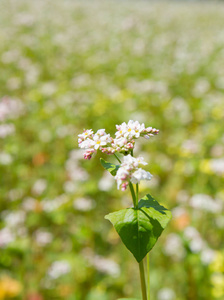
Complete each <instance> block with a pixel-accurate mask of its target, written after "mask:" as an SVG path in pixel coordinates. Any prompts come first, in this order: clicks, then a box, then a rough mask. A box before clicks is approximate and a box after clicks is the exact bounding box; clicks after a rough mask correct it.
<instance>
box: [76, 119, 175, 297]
mask: <svg viewBox="0 0 224 300" xmlns="http://www.w3.org/2000/svg"><path fill="white" fill-rule="evenodd" d="M116 129H117V131H116V132H115V138H112V137H111V136H110V134H107V133H106V132H105V129H99V130H98V131H97V132H96V133H94V132H93V130H92V129H88V130H84V132H83V133H82V134H79V135H78V137H79V138H78V143H79V147H80V148H81V149H85V153H84V158H85V159H91V158H92V156H93V154H94V153H95V152H97V151H101V152H102V153H106V154H110V155H114V156H115V157H116V159H117V161H118V163H119V164H113V163H110V162H106V161H105V160H103V159H102V158H101V159H100V161H101V164H102V166H103V167H104V168H105V169H106V170H107V171H109V172H110V173H111V174H112V175H113V176H114V179H115V180H116V182H117V188H118V189H121V190H122V191H125V190H126V189H127V188H128V187H129V189H130V191H131V196H132V200H133V207H130V208H127V209H122V210H119V211H116V212H112V213H110V214H108V215H106V216H105V218H106V219H108V220H109V221H110V222H111V223H112V224H113V226H114V227H115V229H116V231H117V233H118V234H119V236H120V238H121V240H122V242H123V243H124V245H125V246H126V247H127V249H128V250H129V251H130V252H131V253H132V254H133V255H134V257H135V259H136V260H137V262H138V263H139V270H140V279H141V289H142V299H143V300H147V299H148V300H149V299H150V287H149V286H150V283H149V255H148V256H147V285H148V288H147V290H146V281H145V273H144V264H143V258H144V257H145V256H146V255H147V253H148V252H149V251H150V250H151V249H152V248H153V246H154V245H155V243H156V241H157V239H158V237H159V236H160V235H161V233H162V231H163V230H164V229H165V227H166V226H167V224H168V222H169V221H170V219H171V212H170V211H169V210H167V209H166V208H165V207H163V206H161V205H160V204H159V203H158V202H157V201H156V200H155V199H154V198H153V197H152V196H151V195H150V194H147V195H145V196H144V197H143V198H141V199H139V183H140V182H141V180H150V179H151V178H152V175H151V173H149V172H147V171H146V170H144V169H143V168H142V167H144V166H145V165H147V162H145V161H144V158H143V157H141V156H140V157H134V146H135V142H136V140H137V139H138V138H140V137H144V138H146V139H149V138H150V137H153V136H155V135H157V134H158V133H159V130H157V129H155V128H152V127H145V125H144V124H140V123H139V122H138V121H132V120H130V121H129V122H128V123H127V124H126V123H122V124H121V125H116ZM120 154H121V155H122V158H121V155H120Z"/></svg>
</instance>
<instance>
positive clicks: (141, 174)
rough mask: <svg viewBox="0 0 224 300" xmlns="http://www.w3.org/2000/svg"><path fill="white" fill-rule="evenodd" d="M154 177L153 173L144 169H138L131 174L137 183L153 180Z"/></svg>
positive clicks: (133, 180) (133, 181)
mask: <svg viewBox="0 0 224 300" xmlns="http://www.w3.org/2000/svg"><path fill="white" fill-rule="evenodd" d="M151 179H152V174H151V173H149V172H147V171H145V170H143V169H141V168H140V169H138V170H137V171H135V172H134V173H133V174H132V175H131V182H132V183H134V184H136V183H140V181H141V180H151Z"/></svg>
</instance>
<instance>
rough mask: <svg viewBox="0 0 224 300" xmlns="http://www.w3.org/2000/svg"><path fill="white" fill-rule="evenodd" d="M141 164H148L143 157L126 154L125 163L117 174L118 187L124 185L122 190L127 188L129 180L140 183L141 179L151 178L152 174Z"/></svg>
mask: <svg viewBox="0 0 224 300" xmlns="http://www.w3.org/2000/svg"><path fill="white" fill-rule="evenodd" d="M139 165H147V163H146V162H145V161H144V159H143V157H137V158H135V157H133V156H131V155H130V154H128V155H126V156H124V158H123V163H122V164H121V166H120V168H119V169H118V171H117V174H116V176H115V180H116V181H117V188H118V189H119V188H120V186H122V190H125V189H126V187H127V185H128V181H129V180H130V181H131V182H132V183H134V184H136V183H140V181H141V180H151V178H152V175H151V174H150V173H149V172H147V171H145V170H143V169H142V168H139Z"/></svg>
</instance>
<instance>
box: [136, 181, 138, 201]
mask: <svg viewBox="0 0 224 300" xmlns="http://www.w3.org/2000/svg"><path fill="white" fill-rule="evenodd" d="M136 202H137V203H138V183H136Z"/></svg>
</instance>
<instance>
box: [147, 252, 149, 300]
mask: <svg viewBox="0 0 224 300" xmlns="http://www.w3.org/2000/svg"><path fill="white" fill-rule="evenodd" d="M149 272H150V263H149V253H148V254H147V295H148V300H150V273H149Z"/></svg>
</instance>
